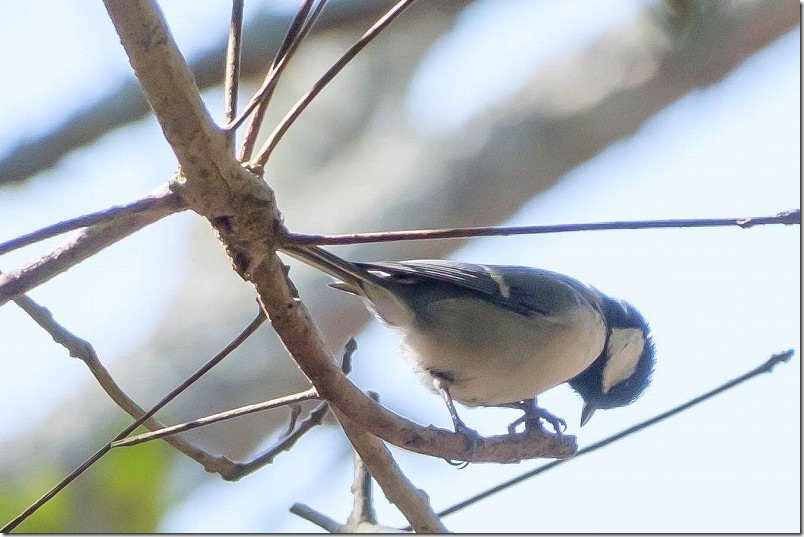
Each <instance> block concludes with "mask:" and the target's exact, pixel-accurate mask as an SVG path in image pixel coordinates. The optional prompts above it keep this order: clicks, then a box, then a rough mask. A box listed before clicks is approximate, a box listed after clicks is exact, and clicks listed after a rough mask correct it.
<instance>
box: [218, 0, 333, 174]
mask: <svg viewBox="0 0 804 537" xmlns="http://www.w3.org/2000/svg"><path fill="white" fill-rule="evenodd" d="M312 3H313V0H306V1H305V2H303V3H302V5H301V6H300V7H299V11H298V12H297V13H296V16H295V17H294V19H293V22H291V24H290V28H289V29H288V33H287V35H285V40H284V41H283V42H282V46H280V47H279V50H278V51H277V54H276V57H275V58H274V61H273V63H272V64H271V68H270V69H269V70H268V74H267V75H266V77H265V80H264V81H263V83H262V86H261V87H260V89H259V90H258V91H257V93H256V94H255V95H254V97H252V98H251V101H249V103H248V105H247V106H246V108H245V109H244V110H243V113H242V114H241V115H240V117H239V118H237V120H236V121H232V122H230V124H229V125H228V126H227V127H226V128H227V129H236V128H237V127H238V126H239V125H240V124H241V123H242V122H243V120H244V119H245V118H246V117H248V116H249V115H250V114H252V112H253V115H251V120H250V122H249V124H248V127H247V128H246V134H245V136H244V137H243V146H242V147H241V148H240V154H239V155H238V160H240V161H241V162H246V161H248V160H249V159H250V158H251V154H252V152H253V151H254V146H255V145H256V143H257V137H258V136H259V133H260V128H261V127H262V122H263V119H264V117H265V112H266V111H267V110H268V104H269V103H270V101H271V97H272V96H273V93H274V90H275V89H276V85H277V83H278V82H279V78H280V77H281V76H282V73H283V72H284V70H285V67H287V65H288V63H289V62H290V59H291V58H292V57H293V53H294V52H296V49H297V48H298V46H299V44H301V42H302V41H303V40H304V38H305V37H306V36H307V34H308V33H309V32H310V29H312V27H313V25H314V24H315V21H316V20H318V17H319V15H321V11H322V10H323V9H324V5H325V4H326V0H321V1H320V2H319V3H318V5H317V6H316V8H315V10H314V11H313V13H312V14H310V15H309V17H308V14H309V12H310V8H311V7H312Z"/></svg>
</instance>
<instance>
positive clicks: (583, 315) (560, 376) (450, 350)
mask: <svg viewBox="0 0 804 537" xmlns="http://www.w3.org/2000/svg"><path fill="white" fill-rule="evenodd" d="M476 307H477V304H475V307H473V308H472V311H471V314H470V313H469V312H468V311H467V309H466V308H465V303H464V301H462V300H455V301H453V300H441V301H439V302H438V303H437V304H436V305H435V307H434V308H433V309H432V310H431V311H430V312H429V313H430V315H428V319H429V321H430V323H431V324H432V326H431V327H429V328H428V327H427V326H424V327H422V328H423V330H414V331H410V332H408V333H409V335H408V337H407V338H406V340H405V344H406V346H407V347H408V350H409V352H408V357H409V359H410V360H411V361H412V362H413V363H414V366H415V368H416V370H417V373H418V374H419V375H420V376H421V377H422V380H423V381H425V382H426V383H428V384H429V385H431V386H432V375H431V374H430V371H431V370H436V371H439V372H442V373H444V374H445V376H446V377H447V378H449V379H453V380H451V382H449V392H450V394H451V395H452V397H453V399H455V400H456V401H460V402H462V403H464V404H466V405H471V406H474V405H484V406H494V405H501V404H504V403H511V402H515V401H520V400H523V399H529V398H532V397H535V396H537V395H539V394H540V393H542V392H544V391H546V390H549V389H550V388H553V387H555V386H557V385H559V384H562V383H564V382H566V381H568V380H570V379H571V378H573V377H575V376H576V375H578V374H580V373H581V372H583V371H584V370H585V369H586V368H587V367H589V365H591V364H592V362H594V361H595V359H597V357H598V356H600V353H601V352H602V350H603V345H604V344H605V338H606V335H605V333H606V330H605V325H604V323H603V320H602V317H601V316H600V314H599V313H598V312H597V311H595V310H593V309H591V308H577V309H572V310H570V311H568V312H567V313H566V314H564V315H562V316H560V317H551V318H549V319H548V318H546V317H544V316H542V315H534V316H530V317H523V316H522V315H519V314H517V313H514V312H512V311H509V310H505V309H502V308H500V307H497V306H494V305H493V304H486V305H483V306H480V309H479V310H478V309H476ZM487 349H494V351H493V352H489V351H488V350H487Z"/></svg>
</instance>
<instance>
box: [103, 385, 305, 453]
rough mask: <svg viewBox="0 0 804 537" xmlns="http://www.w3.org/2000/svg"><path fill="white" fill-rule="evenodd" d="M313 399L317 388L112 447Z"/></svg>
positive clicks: (228, 411)
mask: <svg viewBox="0 0 804 537" xmlns="http://www.w3.org/2000/svg"><path fill="white" fill-rule="evenodd" d="M311 399H318V393H317V392H316V391H315V388H310V389H308V390H305V391H303V392H299V393H294V394H292V395H286V396H284V397H277V398H276V399H271V400H270V401H263V402H262V403H255V404H253V405H246V406H241V407H239V408H235V409H233V410H226V411H224V412H218V413H217V414H210V415H209V416H204V417H203V418H198V419H197V420H193V421H188V422H184V423H179V424H177V425H171V426H170V427H165V428H164V429H159V430H158V431H153V432H150V433H143V434H139V435H137V436H129V437H127V438H124V439H120V440H116V441H115V442H113V443H112V447H116V448H117V447H128V446H136V445H137V444H142V443H143V442H150V441H151V440H156V439H158V438H163V437H165V436H168V435H172V434H177V433H182V432H184V431H190V430H192V429H197V428H199V427H204V426H206V425H212V424H213V423H218V422H219V421H226V420H231V419H234V418H239V417H241V416H247V415H249V414H254V413H255V412H262V411H263V410H270V409H272V408H278V407H281V406H287V405H292V404H294V403H301V402H303V401H309V400H311Z"/></svg>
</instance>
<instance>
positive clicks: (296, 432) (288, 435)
mask: <svg viewBox="0 0 804 537" xmlns="http://www.w3.org/2000/svg"><path fill="white" fill-rule="evenodd" d="M356 350H357V342H356V341H355V339H354V338H349V341H347V342H346V346H345V347H344V351H343V360H342V361H341V369H342V370H343V372H344V374H347V375H348V374H349V371H350V370H351V364H352V355H353V354H354V353H355V351H356ZM290 408H291V415H290V420H289V423H288V429H287V431H285V432H284V433H283V434H282V435H281V436H280V437H279V439H278V440H277V441H276V442H274V444H273V445H272V446H271V447H269V448H268V449H266V450H265V452H264V453H263V454H262V455H260V456H258V457H256V458H255V459H254V460H252V461H251V462H247V463H237V464H235V465H234V468H233V469H232V472H231V473H230V474H229V475H227V476H224V479H228V480H230V481H236V480H238V479H240V478H241V477H243V476H245V475H248V474H250V473H252V472H254V471H256V470H258V469H259V468H262V467H263V466H265V465H266V464H270V463H272V462H273V460H274V458H276V456H277V455H278V454H279V453H281V452H283V451H288V450H290V448H292V447H293V445H294V444H295V443H296V442H297V441H298V440H299V439H300V438H301V437H302V436H304V435H305V434H306V433H307V432H308V431H309V430H310V429H312V428H313V427H315V426H316V425H321V423H323V420H324V416H325V415H326V414H327V412H328V411H329V403H327V402H326V401H323V402H321V403H320V404H319V405H318V406H316V407H315V408H314V409H313V411H312V412H310V414H309V415H308V416H307V417H306V418H305V419H304V420H302V421H301V422H300V423H297V420H298V419H299V413H300V412H301V405H300V404H298V403H295V404H293V405H291V407H290Z"/></svg>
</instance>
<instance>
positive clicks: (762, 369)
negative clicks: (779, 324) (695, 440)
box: [408, 349, 793, 529]
mask: <svg viewBox="0 0 804 537" xmlns="http://www.w3.org/2000/svg"><path fill="white" fill-rule="evenodd" d="M792 356H793V350H792V349H790V350H787V351H784V352H781V353H778V354H774V355H773V356H771V357H770V358H769V359H768V360H767V361H766V362H765V363H763V364H762V365H760V366H758V367H756V368H754V369H752V370H751V371H749V372H747V373H745V374H744V375H740V376H739V377H737V378H735V379H733V380H730V381H729V382H726V383H725V384H722V385H721V386H718V387H717V388H715V389H714V390H711V391H709V392H706V393H705V394H703V395H699V396H698V397H694V398H693V399H690V400H689V401H687V402H686V403H683V404H681V405H678V406H677V407H675V408H672V409H670V410H668V411H666V412H663V413H661V414H659V415H658V416H654V417H652V418H650V419H648V420H645V421H643V422H641V423H638V424H636V425H634V426H632V427H629V428H627V429H624V430H622V431H620V432H619V433H617V434H614V435H612V436H609V437H607V438H604V439H603V440H600V441H598V442H595V443H594V444H590V445H588V446H586V447H585V448H583V449H579V450H578V453H577V454H576V455H575V456H574V457H573V458H571V459H565V460H559V461H553V462H550V463H548V464H545V465H544V466H540V467H538V468H536V469H534V470H531V471H530V472H526V473H524V474H522V475H519V476H517V477H514V478H513V479H509V480H508V481H505V482H503V483H500V484H499V485H496V486H494V487H492V488H490V489H488V490H485V491H483V492H481V493H479V494H476V495H474V496H472V497H471V498H467V499H466V500H464V501H462V502H460V503H457V504H455V505H453V506H452V507H449V508H447V509H444V510H443V511H440V512H439V513H438V515H439V516H441V517H445V516H447V515H451V514H452V513H454V512H456V511H459V510H461V509H463V508H464V507H468V506H470V505H472V504H474V503H477V502H479V501H480V500H482V499H484V498H488V497H489V496H491V495H493V494H496V493H497V492H500V491H502V490H505V489H507V488H509V487H512V486H514V485H516V484H517V483H520V482H522V481H525V480H526V479H530V478H531V477H534V476H537V475H539V474H541V473H543V472H546V471H548V470H552V469H553V468H555V467H556V466H560V465H561V464H564V463H566V462H571V461H573V460H575V459H577V458H579V457H581V456H582V455H586V454H588V453H592V452H593V451H596V450H598V449H600V448H602V447H605V446H607V445H609V444H611V443H613V442H616V441H618V440H622V439H623V438H625V437H627V436H630V435H632V434H634V433H637V432H639V431H641V430H643V429H645V428H647V427H650V426H651V425H655V424H657V423H659V422H661V421H664V420H666V419H667V418H670V417H671V416H675V415H676V414H678V413H679V412H683V411H685V410H687V409H689V408H691V407H693V406H695V405H698V404H700V403H703V402H704V401H706V400H707V399H711V398H712V397H714V396H716V395H718V394H720V393H722V392H725V391H726V390H729V389H731V388H734V387H735V386H738V385H739V384H742V383H743V382H746V381H748V380H750V379H752V378H754V377H756V376H758V375H761V374H762V373H770V372H771V370H772V369H773V368H774V367H775V366H776V365H778V364H780V363H782V362H787V361H789V360H790V358H792ZM408 529H409V528H408Z"/></svg>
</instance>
